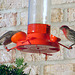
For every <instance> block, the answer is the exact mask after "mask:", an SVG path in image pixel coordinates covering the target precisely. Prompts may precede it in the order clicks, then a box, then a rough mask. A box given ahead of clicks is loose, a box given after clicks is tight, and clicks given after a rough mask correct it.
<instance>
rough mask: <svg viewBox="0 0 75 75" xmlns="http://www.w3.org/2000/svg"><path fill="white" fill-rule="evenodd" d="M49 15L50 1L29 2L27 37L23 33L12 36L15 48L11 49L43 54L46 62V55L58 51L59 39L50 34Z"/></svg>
mask: <svg viewBox="0 0 75 75" xmlns="http://www.w3.org/2000/svg"><path fill="white" fill-rule="evenodd" d="M50 13H51V10H50V0H29V10H28V30H27V35H26V33H24V32H18V33H16V34H14V35H13V36H12V38H11V40H12V42H14V43H16V46H15V47H13V48H11V49H14V48H16V49H17V50H20V51H23V52H28V53H40V54H45V55H46V60H47V55H49V56H52V54H51V53H55V52H58V51H60V46H59V45H62V44H60V43H59V41H60V40H61V39H60V38H58V37H56V36H53V35H52V34H50V31H51V30H50V27H51V26H50ZM62 46H64V45H62ZM64 47H66V46H64ZM66 48H67V47H66ZM6 49H7V51H9V50H11V49H8V48H7V47H6Z"/></svg>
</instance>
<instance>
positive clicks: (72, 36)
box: [60, 25, 75, 48]
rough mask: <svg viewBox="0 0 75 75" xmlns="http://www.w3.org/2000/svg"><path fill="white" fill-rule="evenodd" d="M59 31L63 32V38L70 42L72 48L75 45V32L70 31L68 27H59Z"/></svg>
mask: <svg viewBox="0 0 75 75" xmlns="http://www.w3.org/2000/svg"><path fill="white" fill-rule="evenodd" d="M60 29H61V30H62V31H63V33H64V35H65V37H66V38H67V39H68V40H69V41H71V42H72V43H73V44H72V45H71V46H70V48H72V46H73V45H75V31H74V30H72V29H70V28H69V27H68V26H66V25H63V26H61V27H60Z"/></svg>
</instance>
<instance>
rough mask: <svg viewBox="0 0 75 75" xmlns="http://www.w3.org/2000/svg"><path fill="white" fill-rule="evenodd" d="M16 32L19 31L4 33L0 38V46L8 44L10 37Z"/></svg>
mask: <svg viewBox="0 0 75 75" xmlns="http://www.w3.org/2000/svg"><path fill="white" fill-rule="evenodd" d="M17 32H20V31H8V32H6V33H4V34H3V35H2V36H1V37H0V45H4V47H5V46H6V45H8V44H10V43H11V42H12V41H11V37H12V36H13V35H14V34H16V33H17Z"/></svg>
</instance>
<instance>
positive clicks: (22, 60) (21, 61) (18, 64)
mask: <svg viewBox="0 0 75 75" xmlns="http://www.w3.org/2000/svg"><path fill="white" fill-rule="evenodd" d="M23 62H24V59H23V58H17V59H16V64H17V67H20V66H21V65H23Z"/></svg>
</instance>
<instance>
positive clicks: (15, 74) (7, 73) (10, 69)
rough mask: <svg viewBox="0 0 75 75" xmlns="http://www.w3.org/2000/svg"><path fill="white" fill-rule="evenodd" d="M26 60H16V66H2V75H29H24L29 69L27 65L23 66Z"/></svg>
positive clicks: (0, 73) (0, 72)
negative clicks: (25, 70) (26, 69)
mask: <svg viewBox="0 0 75 75" xmlns="http://www.w3.org/2000/svg"><path fill="white" fill-rule="evenodd" d="M23 62H24V59H23V58H18V59H16V66H17V67H16V66H14V65H10V66H8V65H0V75H29V73H28V74H25V73H24V71H23V70H24V69H25V68H26V67H27V63H25V64H23Z"/></svg>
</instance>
